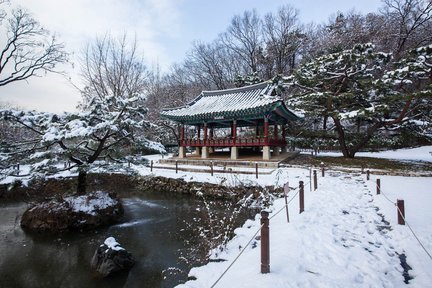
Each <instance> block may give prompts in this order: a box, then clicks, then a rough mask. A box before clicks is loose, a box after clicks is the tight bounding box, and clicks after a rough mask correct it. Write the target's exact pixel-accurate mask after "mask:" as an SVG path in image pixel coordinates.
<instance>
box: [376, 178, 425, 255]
mask: <svg viewBox="0 0 432 288" xmlns="http://www.w3.org/2000/svg"><path fill="white" fill-rule="evenodd" d="M375 185H376V186H377V187H378V185H377V184H376V182H375ZM380 194H382V195H383V196H384V198H385V199H386V200H387V201H389V202H390V203H391V204H393V205H394V206H396V208H397V210H398V214H399V215H400V216H401V217H402V219H403V220H404V221H405V225H406V226H407V227H408V228H409V230H410V231H411V233H412V234H413V236H414V238H415V239H416V240H417V242H418V243H419V245H420V246H421V247H422V248H423V250H424V251H425V252H426V254H427V255H428V256H429V258H430V259H431V260H432V254H431V253H430V252H429V251H428V250H427V249H426V247H425V246H424V245H423V243H422V242H421V240H420V239H419V237H418V236H417V234H416V233H415V232H414V230H413V229H412V227H411V225H409V223H408V221H407V220H406V219H405V216H404V215H403V213H402V211H401V210H400V209H399V207H398V206H397V203H396V202H394V201H392V200H391V199H390V198H389V197H387V195H386V194H385V193H384V191H383V190H382V189H381V187H380Z"/></svg>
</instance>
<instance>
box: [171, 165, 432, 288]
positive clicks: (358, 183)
mask: <svg viewBox="0 0 432 288" xmlns="http://www.w3.org/2000/svg"><path fill="white" fill-rule="evenodd" d="M284 175H285V176H286V177H287V178H285V179H286V180H287V181H289V182H290V186H291V187H292V186H295V184H298V181H299V180H303V181H305V182H308V181H309V180H308V171H307V170H301V169H294V168H286V169H284ZM381 181H382V185H381V186H382V190H383V193H386V194H385V195H386V196H387V197H388V198H389V199H390V200H391V202H390V201H389V200H388V199H387V198H385V196H384V195H375V193H376V192H375V191H376V189H375V179H374V178H372V179H371V180H370V181H366V180H365V175H361V174H346V173H341V172H330V173H327V175H326V177H325V178H320V179H319V187H318V189H317V190H316V191H313V192H311V191H309V189H305V190H306V191H305V192H306V193H305V212H304V213H302V214H299V213H298V212H299V207H298V197H297V196H295V191H291V192H290V193H289V195H290V196H289V199H293V200H292V202H291V203H290V204H289V211H290V223H287V219H286V214H285V210H284V209H283V207H284V203H285V202H284V200H283V199H279V200H277V201H275V203H274V205H273V207H272V208H271V210H272V211H273V213H271V214H270V217H273V218H271V220H270V269H271V273H269V274H261V273H260V240H258V239H257V238H255V239H254V240H252V242H251V243H250V244H249V245H248V246H247V247H246V248H245V251H244V253H243V254H242V255H241V256H240V257H239V258H238V260H237V262H235V263H234V264H233V265H232V267H231V268H230V269H229V270H228V271H227V272H226V274H225V275H224V276H223V277H222V278H221V279H220V281H219V282H218V283H217V284H216V285H215V286H214V287H272V288H278V287H281V288H282V287H404V286H406V284H405V283H404V277H403V268H402V266H401V262H400V258H399V256H398V254H405V255H406V257H407V258H406V259H407V262H408V264H409V265H410V266H411V267H412V269H413V270H409V275H411V276H413V277H414V279H412V280H410V286H411V287H431V285H432V284H431V283H432V270H431V268H430V267H432V259H431V258H429V256H428V255H427V254H426V253H425V251H424V250H423V249H422V248H421V246H420V244H419V243H418V241H417V240H416V239H415V237H414V236H413V234H412V233H411V231H410V230H409V228H408V226H401V225H398V224H397V220H396V215H397V214H396V207H395V206H394V204H393V202H395V201H396V199H397V198H403V199H405V202H406V207H405V209H406V218H407V222H408V223H409V224H410V226H411V227H412V229H413V230H414V231H415V232H416V234H417V236H418V237H419V239H420V241H421V242H422V243H423V244H424V245H425V248H426V249H428V251H432V223H430V221H429V219H431V217H432V210H431V209H429V208H428V207H427V206H428V204H429V203H432V202H431V200H432V194H431V193H430V191H428V189H429V187H430V186H431V185H432V178H406V177H391V176H386V177H381ZM306 187H308V185H306ZM281 209H282V211H281ZM278 211H281V213H279V214H275V213H276V212H278ZM380 214H382V215H383V216H384V219H385V221H389V222H390V223H389V226H388V225H387V224H386V222H383V220H382V217H381V216H380ZM273 215H274V216H273ZM259 218H260V216H259V215H257V216H256V219H255V221H247V222H246V223H245V224H244V226H243V227H242V228H239V229H237V230H236V236H235V237H234V239H233V240H231V242H230V243H229V245H228V247H227V250H225V251H224V252H222V253H219V254H217V255H216V253H213V257H214V258H218V259H225V260H227V261H224V262H211V263H209V264H207V265H205V266H203V267H198V268H193V269H192V270H191V272H190V276H194V277H196V278H197V279H196V280H191V281H188V282H187V283H185V284H182V285H179V286H178V287H182V288H185V287H212V285H213V284H214V283H215V282H216V281H217V280H218V278H219V277H220V276H221V275H222V274H223V273H224V271H225V270H226V269H227V267H228V266H229V265H230V264H232V262H233V260H234V258H235V257H237V256H238V255H239V253H240V251H241V249H243V247H245V245H246V244H247V243H248V241H249V240H250V239H252V238H254V237H253V236H254V234H255V233H256V232H257V231H258V230H259V227H260V222H259ZM383 226H384V227H383ZM258 235H259V234H258Z"/></svg>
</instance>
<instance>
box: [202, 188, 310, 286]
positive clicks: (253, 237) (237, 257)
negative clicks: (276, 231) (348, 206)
mask: <svg viewBox="0 0 432 288" xmlns="http://www.w3.org/2000/svg"><path fill="white" fill-rule="evenodd" d="M304 186H305V185H304ZM304 186H303V187H304ZM298 189H299V188H298V187H297V188H295V189H293V191H295V190H298ZM298 194H299V190H298V191H297V193H296V194H295V195H294V196H293V197H292V198H291V199H290V200H289V201H288V202H287V204H285V205H283V206H282V208H281V209H279V210H278V211H277V212H276V213H274V214H273V215H272V216H271V217H269V221H270V220H271V219H273V218H274V217H275V216H276V215H278V214H279V213H280V212H282V210H284V209H285V207H286V206H288V205H289V204H290V203H291V202H292V201H293V200H294V199H295V198H296V196H297V195H298ZM263 226H264V224H262V225H261V226H260V228H259V229H258V230H257V231H256V232H255V233H254V234H253V236H252V238H251V239H250V240H249V241H248V243H247V244H246V245H245V246H244V247H243V249H242V250H241V251H240V253H239V254H238V255H237V256H236V258H234V260H233V262H231V264H230V265H229V266H228V267H227V268H226V269H225V271H224V272H223V273H222V274H221V275H220V276H219V278H218V279H217V280H216V281H215V282H214V283H213V285H212V286H210V288H213V287H215V286H216V284H217V283H218V282H219V281H220V280H221V279H222V277H223V276H224V275H225V274H226V273H227V272H228V270H229V269H230V268H231V267H232V266H233V265H234V263H235V262H236V261H237V260H238V259H239V258H240V256H241V255H242V254H243V252H244V251H245V250H246V248H247V247H248V246H249V244H250V243H251V242H252V240H254V239H255V237H256V235H257V234H258V233H259V232H260V231H261V228H262V227H263Z"/></svg>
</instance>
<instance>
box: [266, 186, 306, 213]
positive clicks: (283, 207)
mask: <svg viewBox="0 0 432 288" xmlns="http://www.w3.org/2000/svg"><path fill="white" fill-rule="evenodd" d="M296 190H297V188H296ZM298 194H299V191H297V193H296V194H295V195H294V196H293V197H292V198H291V199H290V200H289V201H288V202H287V204H284V205H283V206H282V208H281V209H279V210H278V211H277V212H276V213H274V214H273V215H272V216H271V217H270V218H269V220H271V219H273V218H274V217H275V216H276V215H278V214H279V213H280V212H282V211H283V210H284V209H285V207H287V206H288V205H289V204H290V203H291V202H292V201H293V200H294V199H295V197H296V196H297V195H298Z"/></svg>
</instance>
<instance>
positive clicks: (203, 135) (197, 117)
mask: <svg viewBox="0 0 432 288" xmlns="http://www.w3.org/2000/svg"><path fill="white" fill-rule="evenodd" d="M160 114H161V117H163V118H166V119H169V120H172V121H175V122H177V123H179V124H180V139H179V158H185V157H186V147H195V148H196V150H195V151H196V155H201V158H204V159H206V158H209V153H210V152H212V151H215V149H217V148H226V147H229V148H230V150H231V159H233V160H236V159H237V158H238V157H239V149H240V148H245V147H254V149H256V150H258V149H260V150H259V151H261V149H262V159H263V160H270V158H271V156H272V153H273V155H279V153H280V152H286V146H287V143H286V140H285V128H286V125H287V124H288V123H289V122H290V121H295V120H298V119H299V117H298V116H296V115H295V114H294V113H293V112H291V111H290V110H289V109H288V108H287V107H286V106H285V104H284V102H283V101H282V99H281V98H280V97H278V96H277V95H276V86H275V85H274V84H272V83H271V82H263V83H259V84H255V85H250V86H245V87H241V88H235V89H227V90H218V91H203V92H201V94H200V95H199V96H198V97H196V98H195V99H194V100H192V101H191V102H190V103H188V104H187V105H185V106H183V107H178V108H170V109H164V110H162V112H161V113H160ZM185 125H189V126H195V127H196V129H195V131H196V133H195V135H194V137H191V138H187V137H185ZM240 127H249V128H252V129H253V130H254V133H252V135H248V137H246V136H239V134H238V129H239V128H240ZM221 128H229V129H230V132H231V133H230V135H229V136H228V137H223V138H222V137H215V136H214V135H217V133H215V132H217V131H216V129H221ZM240 129H241V128H240ZM270 130H272V131H271V132H272V133H270ZM249 134H250V133H249Z"/></svg>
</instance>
